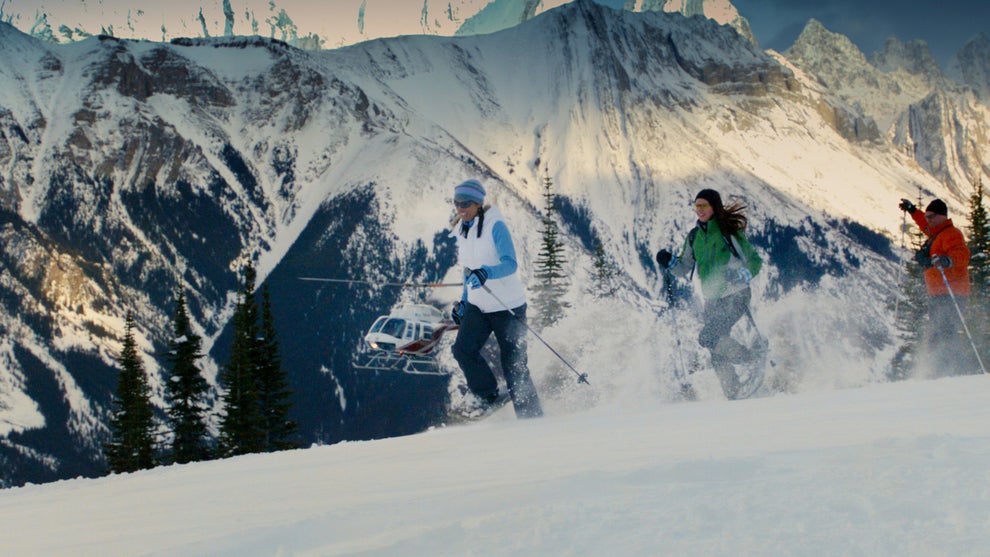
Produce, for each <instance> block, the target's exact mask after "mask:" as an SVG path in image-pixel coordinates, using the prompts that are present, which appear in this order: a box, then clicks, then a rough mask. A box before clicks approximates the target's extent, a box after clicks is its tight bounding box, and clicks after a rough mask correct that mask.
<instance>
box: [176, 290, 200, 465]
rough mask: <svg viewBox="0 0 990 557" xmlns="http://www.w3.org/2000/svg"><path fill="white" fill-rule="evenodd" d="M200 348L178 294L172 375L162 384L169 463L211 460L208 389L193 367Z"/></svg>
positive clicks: (180, 296) (183, 298)
mask: <svg viewBox="0 0 990 557" xmlns="http://www.w3.org/2000/svg"><path fill="white" fill-rule="evenodd" d="M201 347H202V338H201V337H200V336H199V335H197V334H196V333H194V332H193V330H192V325H191V323H190V321H189V314H188V312H187V311H186V296H185V294H184V293H183V292H179V296H178V299H177V300H176V310H175V329H174V338H173V339H172V340H171V341H170V342H169V351H168V359H169V361H170V363H171V372H170V373H169V379H168V381H167V382H166V383H165V397H166V401H167V402H168V416H169V423H170V425H171V427H172V432H173V435H174V437H173V441H172V459H173V460H174V461H175V462H177V463H180V464H181V463H185V462H194V461H198V460H206V459H208V458H209V457H210V446H209V443H210V438H209V432H208V428H207V425H206V413H207V405H206V398H207V390H208V388H209V385H208V384H207V382H206V379H204V378H203V375H202V373H201V372H200V370H199V368H198V367H196V360H198V359H200V358H202V357H203V354H202V353H200V349H201Z"/></svg>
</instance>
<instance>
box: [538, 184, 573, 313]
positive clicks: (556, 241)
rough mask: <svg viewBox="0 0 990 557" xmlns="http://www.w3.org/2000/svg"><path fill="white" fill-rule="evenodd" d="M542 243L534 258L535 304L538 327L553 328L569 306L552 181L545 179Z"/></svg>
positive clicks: (562, 248)
mask: <svg viewBox="0 0 990 557" xmlns="http://www.w3.org/2000/svg"><path fill="white" fill-rule="evenodd" d="M543 187H544V192H543V198H544V200H545V204H544V211H543V242H542V244H541V247H540V251H539V253H538V254H537V257H536V273H535V276H536V278H537V279H538V282H537V283H536V286H535V287H534V290H535V291H536V295H535V302H536V306H537V309H538V311H539V315H540V325H541V326H543V327H547V326H549V325H553V324H554V323H556V322H557V321H559V320H560V318H562V317H563V316H564V310H565V309H566V308H567V307H569V304H568V303H567V302H565V301H564V300H563V297H564V294H566V293H567V280H566V279H567V277H566V275H565V274H564V270H563V266H564V262H565V260H564V255H563V253H564V245H563V244H562V243H561V241H560V237H559V233H558V230H557V222H556V221H555V220H554V213H555V212H556V210H557V209H556V197H557V196H556V195H555V194H554V193H553V180H551V179H550V177H549V176H548V177H547V178H545V179H544V181H543Z"/></svg>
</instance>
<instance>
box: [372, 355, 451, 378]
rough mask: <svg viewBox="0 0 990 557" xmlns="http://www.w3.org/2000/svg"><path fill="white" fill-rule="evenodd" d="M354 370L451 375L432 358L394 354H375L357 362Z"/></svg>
mask: <svg viewBox="0 0 990 557" xmlns="http://www.w3.org/2000/svg"><path fill="white" fill-rule="evenodd" d="M354 369H359V370H362V371H398V372H400V373H408V374H410V375H450V372H448V371H444V370H443V369H442V368H441V367H440V365H439V364H438V363H437V360H436V358H434V357H432V356H412V355H403V354H396V353H393V352H384V351H382V352H375V353H373V354H370V355H369V356H368V357H367V358H365V359H364V360H363V361H359V362H355V363H354Z"/></svg>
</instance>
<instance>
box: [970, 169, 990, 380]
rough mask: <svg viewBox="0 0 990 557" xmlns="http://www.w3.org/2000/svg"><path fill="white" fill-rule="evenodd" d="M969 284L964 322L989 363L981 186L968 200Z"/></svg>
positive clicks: (988, 249)
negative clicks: (969, 291) (969, 289)
mask: <svg viewBox="0 0 990 557" xmlns="http://www.w3.org/2000/svg"><path fill="white" fill-rule="evenodd" d="M969 208H970V213H969V221H970V226H969V242H968V244H969V251H970V259H969V280H970V282H971V284H972V292H971V295H970V297H969V304H968V306H967V312H966V318H967V323H968V325H969V328H970V331H971V333H972V335H973V340H974V342H975V343H976V347H977V349H978V350H979V352H980V357H981V358H982V359H983V361H984V362H987V361H990V222H988V219H987V210H986V207H984V206H983V182H982V181H977V183H976V184H975V186H974V187H973V194H972V195H971V196H970V198H969Z"/></svg>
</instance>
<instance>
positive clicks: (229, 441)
mask: <svg viewBox="0 0 990 557" xmlns="http://www.w3.org/2000/svg"><path fill="white" fill-rule="evenodd" d="M255 278H256V273H255V270H254V266H252V265H251V264H248V265H247V266H246V267H245V269H244V282H243V284H242V285H241V291H240V293H239V294H238V302H237V307H236V309H235V311H234V339H233V343H232V345H231V349H230V361H229V362H228V363H227V365H226V367H224V369H223V371H222V373H221V377H220V381H221V383H222V385H223V386H224V387H225V388H226V393H224V396H223V403H224V415H223V417H222V419H221V422H220V454H221V456H233V455H240V454H248V453H256V452H261V451H263V450H264V449H265V434H264V429H263V427H264V425H263V424H264V417H263V416H262V415H261V406H260V405H259V403H258V400H259V389H258V366H259V362H260V361H261V354H260V350H259V348H260V343H259V342H258V340H257V339H258V337H259V334H260V333H259V330H258V306H257V303H256V302H255V294H254V286H255Z"/></svg>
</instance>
